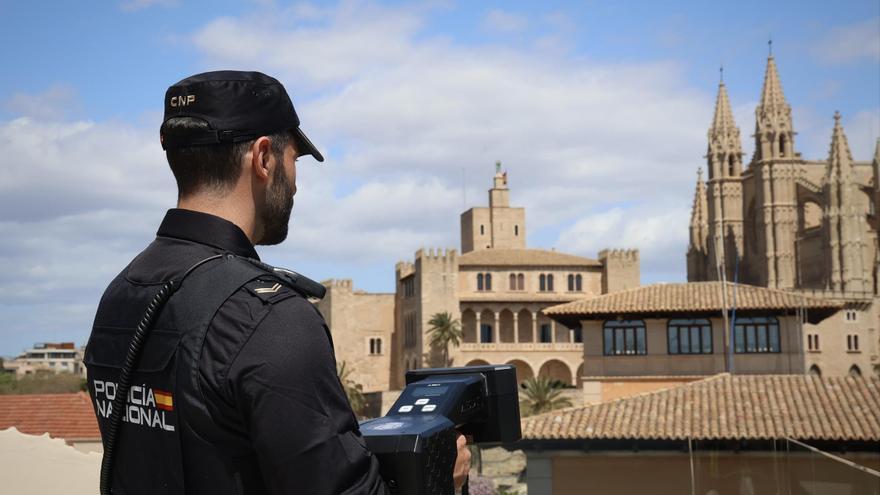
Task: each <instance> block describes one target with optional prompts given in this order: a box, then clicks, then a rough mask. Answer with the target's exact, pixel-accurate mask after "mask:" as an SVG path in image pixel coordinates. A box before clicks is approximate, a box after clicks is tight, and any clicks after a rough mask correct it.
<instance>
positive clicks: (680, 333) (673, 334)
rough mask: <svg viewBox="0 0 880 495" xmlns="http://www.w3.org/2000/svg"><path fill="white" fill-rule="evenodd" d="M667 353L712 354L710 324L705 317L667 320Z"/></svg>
mask: <svg viewBox="0 0 880 495" xmlns="http://www.w3.org/2000/svg"><path fill="white" fill-rule="evenodd" d="M666 340H667V348H668V352H669V354H712V324H711V323H710V322H709V320H706V319H684V320H681V319H680V320H669V325H668V326H667V328H666Z"/></svg>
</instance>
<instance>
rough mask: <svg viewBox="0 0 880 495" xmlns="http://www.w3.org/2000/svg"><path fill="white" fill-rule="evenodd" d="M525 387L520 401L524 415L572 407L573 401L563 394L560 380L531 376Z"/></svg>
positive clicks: (524, 384)
mask: <svg viewBox="0 0 880 495" xmlns="http://www.w3.org/2000/svg"><path fill="white" fill-rule="evenodd" d="M523 387H524V390H523V392H522V400H521V401H520V403H519V409H520V413H521V414H522V415H523V416H531V415H532V414H541V413H545V412H549V411H552V410H554V409H560V408H563V407H571V401H570V400H569V399H568V398H567V397H563V396H562V386H561V383H560V382H559V380H551V379H550V378H548V377H546V376H539V377H537V378H535V377H530V378H526V380H525V381H524V382H523Z"/></svg>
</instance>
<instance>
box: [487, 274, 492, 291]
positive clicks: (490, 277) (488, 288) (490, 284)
mask: <svg viewBox="0 0 880 495" xmlns="http://www.w3.org/2000/svg"><path fill="white" fill-rule="evenodd" d="M486 290H492V274H491V273H487V274H486Z"/></svg>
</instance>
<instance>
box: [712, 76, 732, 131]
mask: <svg viewBox="0 0 880 495" xmlns="http://www.w3.org/2000/svg"><path fill="white" fill-rule="evenodd" d="M734 128H736V123H734V121H733V110H731V108H730V98H728V96H727V88H726V87H725V86H724V81H721V83H719V84H718V96H717V97H716V99H715V118H714V119H712V132H713V133H717V132H726V131H728V130H730V129H734Z"/></svg>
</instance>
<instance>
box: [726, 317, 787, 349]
mask: <svg viewBox="0 0 880 495" xmlns="http://www.w3.org/2000/svg"><path fill="white" fill-rule="evenodd" d="M733 351H734V352H736V353H737V354H753V353H765V352H781V349H780V344H779V322H778V321H777V320H776V318H774V317H772V316H766V317H765V316H756V317H752V318H737V319H736V322H735V324H734V327H733Z"/></svg>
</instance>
